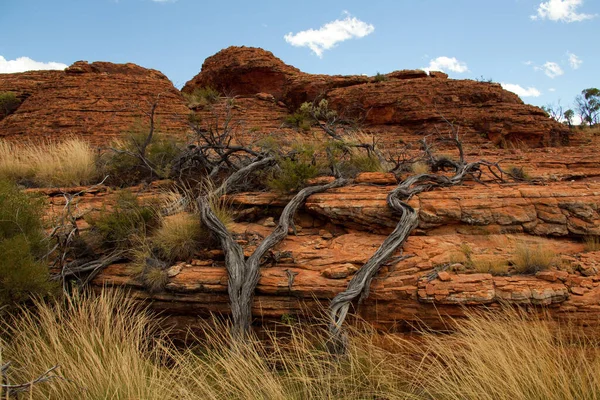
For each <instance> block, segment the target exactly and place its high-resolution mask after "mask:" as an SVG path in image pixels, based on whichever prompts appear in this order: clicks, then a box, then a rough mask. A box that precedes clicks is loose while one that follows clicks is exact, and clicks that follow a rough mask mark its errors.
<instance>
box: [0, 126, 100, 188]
mask: <svg viewBox="0 0 600 400" xmlns="http://www.w3.org/2000/svg"><path fill="white" fill-rule="evenodd" d="M96 158H97V157H96V152H95V151H94V149H93V148H92V147H91V145H90V144H89V143H88V142H86V141H84V140H81V139H77V138H73V139H68V140H65V141H63V142H57V141H48V142H45V143H41V144H27V145H17V144H14V143H10V142H8V141H2V140H0V178H5V179H10V180H12V181H16V182H19V183H23V184H29V185H34V186H78V185H85V184H89V183H91V182H93V181H94V180H95V179H97V178H98V170H97V168H96Z"/></svg>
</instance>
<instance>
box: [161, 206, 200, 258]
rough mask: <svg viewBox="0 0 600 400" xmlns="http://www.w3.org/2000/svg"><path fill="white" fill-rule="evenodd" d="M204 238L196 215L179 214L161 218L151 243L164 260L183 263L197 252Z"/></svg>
mask: <svg viewBox="0 0 600 400" xmlns="http://www.w3.org/2000/svg"><path fill="white" fill-rule="evenodd" d="M204 236H206V233H205V231H204V230H203V229H202V224H201V223H200V217H199V216H198V215H194V214H189V213H179V214H175V215H171V216H168V217H163V218H161V223H160V226H159V227H158V228H157V229H156V230H155V232H154V234H153V235H152V241H153V243H154V245H155V246H156V247H157V248H158V249H160V253H161V256H162V257H163V258H164V259H165V260H168V261H176V260H182V261H184V260H187V259H189V258H191V257H192V256H193V255H194V254H195V253H196V252H197V251H198V250H199V248H200V243H201V241H202V239H203V237H204Z"/></svg>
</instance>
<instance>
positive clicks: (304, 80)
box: [182, 47, 372, 109]
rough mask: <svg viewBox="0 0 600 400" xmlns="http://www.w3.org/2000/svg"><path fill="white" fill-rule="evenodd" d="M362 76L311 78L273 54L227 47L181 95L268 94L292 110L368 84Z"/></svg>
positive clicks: (188, 84)
mask: <svg viewBox="0 0 600 400" xmlns="http://www.w3.org/2000/svg"><path fill="white" fill-rule="evenodd" d="M370 80H372V78H368V77H364V76H330V75H312V74H307V73H304V72H302V71H300V70H299V69H297V68H294V67H292V66H290V65H287V64H285V63H284V62H283V61H281V60H280V59H279V58H277V57H275V56H274V55H273V53H271V52H269V51H265V50H263V49H260V48H254V47H229V48H227V49H225V50H221V51H220V52H218V53H217V54H215V55H214V56H212V57H209V58H207V59H206V61H205V62H204V64H203V65H202V72H200V73H199V74H198V75H196V76H195V77H194V78H193V79H192V80H190V81H189V82H187V83H186V84H185V86H184V87H183V89H182V91H183V92H185V93H191V92H193V91H194V89H196V88H201V87H205V86H210V87H213V88H215V89H217V90H219V91H220V92H222V93H224V94H226V95H231V96H249V95H254V94H256V93H261V92H262V93H270V94H272V95H273V96H274V97H275V98H276V99H277V100H283V101H284V102H285V103H286V104H287V105H288V107H290V108H291V109H295V108H296V107H298V106H299V105H300V104H302V103H303V102H305V101H312V100H314V99H315V98H316V97H317V96H320V95H322V94H324V93H326V92H327V91H328V90H330V89H332V88H336V87H344V86H350V85H355V84H357V83H364V82H369V81H370Z"/></svg>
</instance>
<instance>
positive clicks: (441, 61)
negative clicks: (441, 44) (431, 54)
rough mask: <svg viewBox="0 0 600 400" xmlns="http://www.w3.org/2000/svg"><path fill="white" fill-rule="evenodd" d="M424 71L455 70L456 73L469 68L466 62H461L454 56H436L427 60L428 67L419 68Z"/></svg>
mask: <svg viewBox="0 0 600 400" xmlns="http://www.w3.org/2000/svg"><path fill="white" fill-rule="evenodd" d="M421 69H422V70H424V71H427V72H429V71H444V72H445V71H452V72H457V73H463V72H467V71H468V70H469V68H468V67H467V64H466V63H464V62H462V61H458V60H457V59H456V57H452V58H450V57H445V56H442V57H438V58H436V59H433V60H430V61H429V66H428V67H424V68H421Z"/></svg>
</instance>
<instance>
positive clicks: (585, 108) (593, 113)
mask: <svg viewBox="0 0 600 400" xmlns="http://www.w3.org/2000/svg"><path fill="white" fill-rule="evenodd" d="M575 103H576V105H577V110H578V111H579V115H580V116H581V120H582V121H583V122H587V123H588V125H589V126H592V125H595V124H597V123H599V122H600V89H597V88H588V89H583V90H582V91H581V95H579V96H577V97H576V98H575Z"/></svg>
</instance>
